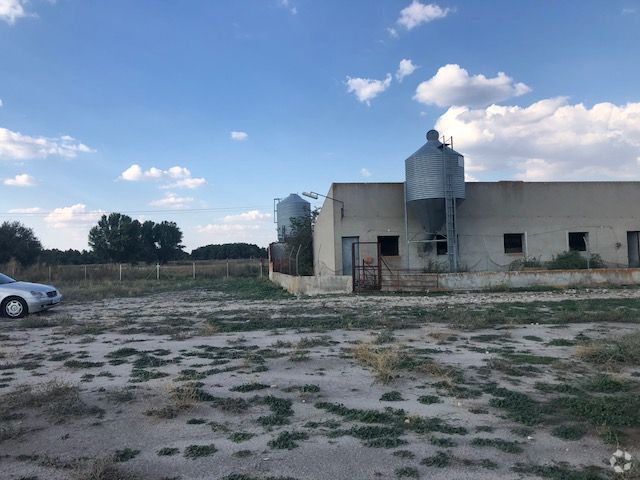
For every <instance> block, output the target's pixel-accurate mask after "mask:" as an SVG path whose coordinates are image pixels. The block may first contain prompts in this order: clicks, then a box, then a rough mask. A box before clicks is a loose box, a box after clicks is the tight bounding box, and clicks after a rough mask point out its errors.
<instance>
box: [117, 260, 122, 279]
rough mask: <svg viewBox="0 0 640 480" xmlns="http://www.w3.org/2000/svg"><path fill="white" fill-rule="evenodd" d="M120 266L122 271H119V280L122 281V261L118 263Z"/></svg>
mask: <svg viewBox="0 0 640 480" xmlns="http://www.w3.org/2000/svg"><path fill="white" fill-rule="evenodd" d="M118 267H119V272H120V273H119V277H118V278H119V280H120V281H121V282H122V264H121V263H120V264H118Z"/></svg>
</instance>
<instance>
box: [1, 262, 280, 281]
mask: <svg viewBox="0 0 640 480" xmlns="http://www.w3.org/2000/svg"><path fill="white" fill-rule="evenodd" d="M0 273H4V274H6V275H9V276H10V277H13V278H15V279H16V280H22V281H28V282H38V283H42V282H55V281H62V282H100V281H105V282H113V281H121V282H126V281H131V280H181V279H182V280H184V279H198V278H208V279H212V278H229V277H258V278H262V277H268V275H269V268H268V262H267V261H266V260H264V259H239V260H207V261H196V262H172V263H168V264H156V265H149V264H125V263H122V264H94V265H32V266H29V267H23V266H21V265H20V264H18V263H15V262H11V263H8V264H5V265H0Z"/></svg>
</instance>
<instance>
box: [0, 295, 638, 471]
mask: <svg viewBox="0 0 640 480" xmlns="http://www.w3.org/2000/svg"><path fill="white" fill-rule="evenodd" d="M598 299H602V300H611V299H614V300H620V301H628V302H629V305H630V308H637V307H638V306H639V305H640V302H639V300H640V290H636V289H621V290H605V289H595V290H567V291H562V292H535V293H526V292H517V293H513V292H511V293H486V294H481V293H469V294H456V295H435V296H395V295H384V296H335V297H334V296H331V297H321V298H290V299H286V298H285V299H278V300H275V299H264V300H260V299H244V298H236V297H234V296H233V295H224V294H221V293H220V292H218V291H215V290H192V291H184V292H177V293H172V294H166V293H165V294H160V295H148V296H143V297H139V298H121V299H112V300H108V301H107V300H105V301H95V302H87V303H76V304H66V305H62V306H60V308H58V309H57V310H54V311H51V312H48V313H46V314H43V315H36V316H32V317H31V318H29V319H27V320H25V321H15V322H10V321H6V320H5V321H4V322H3V323H2V325H1V329H0V340H1V342H0V386H1V388H0V395H4V396H3V397H2V402H3V403H2V405H3V407H2V408H3V409H4V410H3V411H2V419H1V420H0V427H1V428H2V430H0V477H1V478H6V479H16V480H17V479H31V480H33V479H36V478H37V479H52V480H55V479H70V478H74V479H78V478H86V479H92V478H95V479H98V478H100V479H103V480H109V479H111V480H115V479H117V478H143V479H168V478H180V479H184V480H187V479H194V480H195V479H223V478H237V479H244V480H247V479H265V478H269V477H283V478H286V477H291V478H295V479H300V480H302V479H305V480H306V479H309V480H315V479H318V480H320V479H327V478H334V479H353V480H356V479H363V480H364V479H376V478H380V479H395V478H430V479H445V478H446V479H453V478H455V479H484V478H495V479H514V478H540V477H538V476H536V474H533V473H519V472H517V471H516V470H514V467H516V466H517V465H519V464H522V465H525V466H536V467H539V466H544V465H546V466H553V465H562V464H563V463H564V462H566V464H567V466H563V467H561V468H564V469H565V470H562V471H564V472H565V473H560V474H559V476H555V477H552V476H547V477H544V478H556V479H562V478H569V477H568V476H566V475H568V474H567V473H566V472H569V471H571V472H576V474H578V475H583V473H580V472H582V469H583V468H584V467H588V466H595V467H598V468H602V471H601V472H600V473H596V474H595V475H599V476H595V477H588V476H576V477H571V478H575V479H576V480H582V479H585V480H586V479H587V478H610V475H611V473H610V471H611V468H610V467H609V464H608V459H609V457H610V456H611V453H612V452H613V451H614V450H615V449H616V446H617V445H615V444H607V443H605V441H604V440H603V438H602V432H601V429H600V428H599V427H598V426H596V425H593V424H589V422H584V421H578V420H576V419H575V418H572V417H567V416H566V414H565V413H559V412H560V410H558V411H557V412H555V413H554V409H553V405H554V402H555V401H556V393H553V394H548V393H545V392H543V391H541V390H540V388H537V387H536V383H538V384H539V383H540V382H543V383H551V384H556V383H558V382H560V383H562V382H564V383H566V384H570V385H578V384H580V382H583V383H584V381H586V380H587V379H589V378H592V377H593V375H597V374H598V373H602V372H601V371H600V370H598V369H597V368H596V367H595V366H593V365H590V364H586V363H585V362H583V361H581V360H580V359H579V358H577V357H576V355H575V354H576V349H577V348H579V346H578V345H576V343H578V344H579V343H580V342H581V341H583V340H581V339H585V338H587V339H590V341H593V340H594V339H600V338H608V337H612V336H614V337H619V336H622V335H626V334H633V333H636V332H638V331H639V327H638V324H637V323H634V322H629V323H610V322H593V321H588V322H585V323H562V324H555V323H548V322H547V323H544V324H539V323H538V322H529V323H526V324H515V325H514V324H509V325H498V326H494V327H492V328H483V329H474V330H472V331H470V330H458V329H456V328H453V327H452V326H451V325H448V324H447V323H437V322H423V323H420V322H419V321H418V322H416V321H415V319H413V320H412V323H411V325H410V328H394V329H393V331H392V330H389V329H383V328H379V323H375V322H374V323H372V326H371V328H368V327H367V326H366V320H367V319H369V318H370V319H380V318H385V317H387V316H389V317H391V316H393V315H395V316H397V315H399V314H398V312H399V311H400V312H401V313H400V315H402V314H403V313H402V312H406V311H409V310H408V309H411V311H421V310H424V311H431V312H434V311H435V312H438V311H440V310H441V309H446V308H451V307H456V308H465V307H467V306H473V307H474V308H476V307H487V308H489V307H492V306H495V305H503V304H522V303H524V304H527V303H532V302H536V308H537V309H538V310H540V311H544V310H545V308H547V307H548V308H552V307H553V304H554V303H556V302H561V301H573V302H577V304H580V302H584V301H588V300H598ZM525 308H526V307H525ZM336 316H337V317H341V318H351V317H353V318H354V319H360V323H359V324H358V326H356V327H353V328H351V327H349V328H340V329H333V328H318V327H317V325H314V319H320V320H321V319H323V318H333V317H336ZM220 318H222V319H224V320H225V321H230V322H232V323H233V322H234V321H237V322H239V323H233V324H234V325H236V326H235V327H234V328H238V329H239V328H240V327H238V325H240V326H241V324H242V322H249V321H250V320H251V319H257V320H258V322H259V321H260V320H263V321H264V325H265V326H264V329H260V328H255V327H252V328H251V329H248V330H247V331H234V332H228V331H221V330H220V328H219V327H216V326H215V325H213V326H211V319H220ZM296 318H302V319H306V321H307V323H304V324H302V325H298V326H296V327H295V328H290V327H282V328H280V327H278V325H277V324H273V323H271V322H273V321H274V320H278V319H287V320H291V319H296ZM590 320H591V319H590ZM372 321H373V320H372ZM363 322H364V326H363ZM396 325H397V324H396ZM576 338H577V339H578V340H576ZM558 339H564V340H567V342H566V343H567V344H566V345H555V344H554V343H553V341H554V340H556V341H557V340H558ZM550 342H552V343H551V344H550ZM359 344H364V345H367V346H368V348H369V349H370V351H371V352H374V353H380V352H390V354H394V355H396V354H397V355H400V356H401V358H405V359H411V362H409V361H407V362H405V363H407V365H404V364H402V365H400V366H398V365H396V366H395V367H394V369H393V374H392V377H393V378H391V379H390V381H388V382H387V383H383V382H381V381H379V380H378V379H377V377H376V375H375V370H376V369H375V368H374V367H372V366H371V364H366V362H364V363H363V361H359V359H358V358H354V356H353V351H352V349H353V347H354V346H356V345H359ZM123 348H128V349H135V350H130V351H129V352H127V351H123V350H121V349H123ZM114 352H115V353H114ZM518 355H529V357H527V359H525V360H526V361H523V360H522V357H518ZM74 361H75V362H74ZM425 362H426V364H428V365H437V366H439V367H440V370H438V371H435V372H434V370H433V369H432V368H431V369H430V368H423V367H422V366H421V365H422V363H425ZM509 367H517V368H519V369H520V370H518V371H517V372H513V371H509V370H508V368H509ZM442 369H444V370H445V371H446V372H447V373H446V374H444V375H443V374H441V373H439V372H440V371H441V370H442ZM447 369H449V370H447ZM141 372H142V373H141ZM605 373H607V374H608V375H611V376H613V377H614V378H616V379H619V380H622V381H625V382H628V383H629V384H630V385H631V387H629V388H636V383H635V382H636V380H637V379H636V378H635V377H636V376H639V375H640V368H638V366H637V365H633V364H629V365H622V366H617V367H616V368H615V369H613V370H611V369H609V368H608V370H607V371H606V372H605ZM456 374H459V375H461V377H456V376H455V375H456ZM154 377H157V378H154ZM449 377H451V378H449ZM453 377H455V378H454V379H453V380H452V378H453ZM52 380H56V381H58V382H59V384H64V385H68V386H69V387H70V388H71V389H73V387H78V389H79V390H78V392H79V393H78V395H79V397H78V398H79V401H80V402H81V404H82V405H85V406H88V407H98V409H99V410H91V409H90V408H85V409H84V410H83V409H82V408H80V407H78V406H73V407H72V408H71V409H70V412H69V409H64V408H62V407H59V408H56V409H53V408H48V407H49V406H51V405H57V404H56V400H55V398H53V395H52V397H51V398H50V399H47V400H45V401H44V402H40V403H39V404H38V405H34V404H33V402H31V404H30V403H29V402H28V401H27V400H22V397H17V398H20V399H21V400H19V401H20V402H23V403H21V404H18V405H13V406H11V405H12V403H11V402H12V400H11V399H10V397H11V395H12V394H13V395H14V397H12V398H16V397H15V395H16V392H20V391H21V388H23V387H22V386H23V385H35V386H40V385H42V384H43V383H46V382H50V381H52ZM194 382H199V383H194ZM251 384H258V385H260V386H262V387H263V388H261V389H256V390H251V391H234V390H232V389H234V388H235V387H238V386H245V389H249V388H250V387H246V386H247V385H251ZM303 386H306V387H304V388H303ZM309 386H313V387H309ZM452 386H455V387H457V388H451V387H452ZM492 386H493V388H496V387H503V388H507V389H509V390H510V391H516V392H521V393H524V394H526V395H527V396H528V397H529V398H531V399H532V400H533V401H536V402H540V403H545V402H546V403H548V404H549V405H551V408H549V407H548V408H547V410H546V411H545V415H546V416H547V417H549V418H550V419H549V420H546V421H544V422H541V423H536V424H532V425H523V424H522V422H520V421H517V420H515V419H513V418H512V417H510V416H509V415H508V412H507V411H505V410H504V409H502V408H499V407H496V406H495V404H492V403H491V400H492V399H494V398H495V397H496V394H495V393H492V390H491V388H492ZM176 388H178V389H182V391H183V392H185V391H186V392H191V395H190V396H188V395H187V397H188V398H182V397H181V396H180V394H176ZM465 389H467V390H469V391H471V392H472V393H473V394H469V392H468V391H467V392H465ZM627 390H628V389H627ZM179 391H180V390H179ZM193 392H195V394H194V393H193ZM388 392H399V393H400V396H401V400H399V401H392V402H388V401H381V400H380V398H381V396H382V395H383V394H385V393H388ZM203 393H206V394H208V396H206V397H202V394H203ZM594 395H595V394H594ZM268 396H273V397H277V398H279V399H284V400H285V401H286V400H288V401H290V412H289V413H287V414H286V415H284V419H282V418H281V419H280V420H282V421H283V422H286V423H284V424H283V425H278V424H275V425H266V426H265V425H263V424H262V423H261V422H262V420H259V419H260V418H261V417H262V418H264V417H268V416H270V415H272V414H273V413H274V412H275V410H273V408H271V407H270V406H269V405H270V404H269V403H265V402H266V401H265V400H264V399H265V397H268ZM425 396H432V397H433V398H435V400H437V403H432V404H425V403H423V402H421V401H419V399H420V398H421V397H425ZM212 397H215V399H213V398H212ZM65 398H66V397H65ZM69 398H71V397H69ZM221 399H222V400H221ZM225 399H226V400H225ZM228 399H231V400H228ZM64 402H67V404H69V402H71V400H69V399H66V400H64ZM64 402H63V403H64ZM319 402H328V403H329V404H343V405H344V406H345V407H347V408H348V409H353V411H364V410H375V411H378V412H384V410H385V408H387V407H391V408H393V409H396V410H395V412H396V413H395V414H394V415H396V417H397V419H398V423H395V420H394V422H392V423H386V424H380V423H366V422H365V421H364V420H363V417H359V418H357V419H354V418H349V417H347V416H344V415H338V414H336V413H335V412H333V413H332V412H329V411H328V410H327V408H321V407H320V406H319V405H318V403H319ZM221 405H224V406H221ZM320 405H321V404H320ZM166 407H171V408H170V409H166ZM163 408H164V409H165V411H166V412H169V413H166V412H165V415H164V416H165V417H166V416H168V417H171V418H162V416H161V417H158V416H157V415H155V416H154V415H149V412H150V410H153V409H156V411H158V410H161V409H163ZM397 409H402V412H401V413H398V411H397ZM396 417H394V418H396ZM419 418H422V419H439V421H441V422H443V424H444V425H445V426H446V428H440V427H438V428H437V429H436V431H433V430H431V431H417V429H415V428H413V425H414V423H412V422H416V421H418V420H416V419H419ZM545 418H546V417H545ZM263 423H264V422H263ZM576 423H580V424H581V425H583V426H584V427H585V432H584V436H582V438H580V439H577V440H566V439H562V438H558V437H557V436H554V435H553V434H552V431H553V429H554V428H555V427H557V426H558V425H565V424H566V425H573V424H576ZM372 425H373V426H377V427H380V426H387V427H389V426H391V427H393V428H395V429H396V430H398V429H400V430H401V432H400V433H398V432H396V433H394V434H390V435H389V436H388V437H390V438H391V440H394V439H395V443H394V442H391V443H389V444H385V445H383V446H377V447H376V446H367V445H366V443H367V441H368V440H370V439H371V438H372V437H367V436H366V435H363V434H362V435H361V436H360V438H358V436H357V435H356V436H354V434H351V433H349V431H350V429H352V430H353V429H354V428H357V427H363V426H365V427H366V426H372ZM523 428H527V429H529V430H528V431H524V433H523V430H522V429H523ZM634 428H635V427H634ZM634 428H627V429H626V431H625V433H626V436H625V441H624V443H621V447H624V448H626V449H628V450H629V452H630V453H631V454H632V455H633V456H634V458H637V456H638V454H640V451H638V445H637V443H636V439H637V437H638V435H637V432H636V430H635V429H634ZM438 429H439V430H441V431H437V430H438ZM282 432H303V433H304V434H305V438H301V439H299V440H296V441H294V445H295V446H294V445H292V444H288V445H287V446H289V447H291V448H290V449H289V448H283V449H281V448H277V447H274V445H270V442H271V441H273V440H274V439H276V438H277V437H278V435H280V434H281V433H282ZM345 432H346V433H345ZM234 433H235V434H239V433H243V434H246V435H235V436H233V434H234ZM434 438H436V439H443V438H444V439H448V440H449V442H448V443H447V444H446V445H442V444H441V445H434V442H436V441H437V440H434ZM478 439H489V440H493V442H489V443H490V445H489V446H480V445H479V443H481V441H480V440H478ZM234 440H236V441H234ZM238 440H242V441H238ZM387 440H389V439H387ZM496 440H497V441H498V442H496ZM500 441H502V442H504V445H506V446H503V448H502V449H501V448H499V447H498V448H496V445H498V444H499V442H500ZM211 444H213V445H215V449H216V451H215V452H213V453H212V454H210V455H208V456H202V457H198V458H190V457H189V456H185V454H186V453H187V452H188V451H189V449H188V447H189V446H192V445H211ZM162 448H173V449H177V453H176V454H174V455H166V456H160V455H158V451H159V450H160V449H162ZM514 448H515V450H517V451H515V452H512V451H510V450H513V449H514ZM125 449H131V450H134V451H139V452H138V453H136V454H134V453H135V452H134V453H132V454H131V455H128V456H131V457H133V458H130V459H127V458H126V457H127V455H126V453H125V454H122V452H121V451H123V450H125ZM504 450H507V451H504ZM118 451H120V455H119V457H118V458H120V460H126V461H121V462H115V463H114V465H115V466H116V468H117V469H118V470H119V471H120V473H119V474H118V475H119V476H118V475H115V476H104V475H103V476H96V475H94V474H91V473H88V472H89V471H88V470H87V469H88V468H89V466H90V465H91V464H92V462H94V461H95V459H106V460H105V462H109V461H110V459H111V458H112V457H113V455H114V454H116V453H117V452H118ZM125 452H126V451H125ZM238 452H245V453H240V454H239V453H238ZM247 452H248V453H247ZM398 452H403V453H398ZM438 452H444V455H445V456H446V457H448V459H449V460H448V462H445V463H447V464H446V465H440V464H438V465H429V464H428V463H429V461H427V462H426V464H425V463H424V462H422V460H423V459H425V458H430V457H433V456H435V455H437V453H438ZM130 453H131V452H130ZM431 463H433V462H431ZM123 472H124V473H123ZM545 472H546V473H545ZM549 472H550V470H544V471H543V470H538V474H540V475H546V474H549ZM105 475H106V474H105ZM123 475H136V476H137V477H126V476H123ZM233 475H236V477H233ZM240 475H245V476H244V477H242V476H240ZM584 475H586V474H584ZM627 478H635V477H627Z"/></svg>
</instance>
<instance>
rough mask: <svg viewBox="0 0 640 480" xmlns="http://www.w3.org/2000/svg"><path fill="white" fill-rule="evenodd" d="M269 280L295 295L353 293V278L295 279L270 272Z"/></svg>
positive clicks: (321, 277)
mask: <svg viewBox="0 0 640 480" xmlns="http://www.w3.org/2000/svg"><path fill="white" fill-rule="evenodd" d="M269 279H270V280H271V281H272V282H274V283H276V284H278V285H280V286H281V287H282V288H284V289H285V290H287V291H288V292H289V293H293V294H295V295H326V294H337V293H343V294H344V293H351V292H352V291H353V288H352V282H351V276H342V275H340V276H326V275H325V276H314V277H294V276H292V275H285V274H284V273H277V272H270V273H269Z"/></svg>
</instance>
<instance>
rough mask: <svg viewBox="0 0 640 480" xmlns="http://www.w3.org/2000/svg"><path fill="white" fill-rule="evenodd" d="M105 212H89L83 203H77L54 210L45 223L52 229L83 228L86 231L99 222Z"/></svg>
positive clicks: (45, 219)
mask: <svg viewBox="0 0 640 480" xmlns="http://www.w3.org/2000/svg"><path fill="white" fill-rule="evenodd" d="M103 214H104V212H103V211H89V210H87V206H86V205H85V204H83V203H77V204H75V205H71V206H69V207H61V208H56V209H54V210H53V211H52V212H51V213H49V214H48V215H47V216H46V217H45V218H44V221H45V222H46V223H47V224H48V225H49V226H50V227H52V228H56V229H65V228H81V229H86V228H88V226H89V225H92V224H94V223H95V222H97V221H98V219H99V218H100V216H102V215H103Z"/></svg>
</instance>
